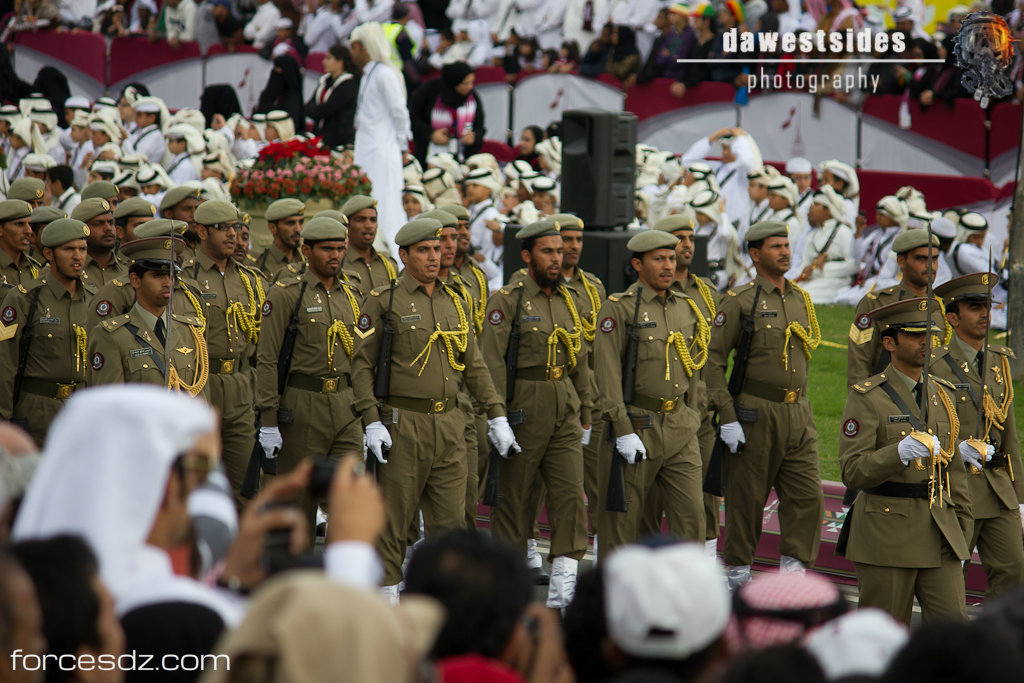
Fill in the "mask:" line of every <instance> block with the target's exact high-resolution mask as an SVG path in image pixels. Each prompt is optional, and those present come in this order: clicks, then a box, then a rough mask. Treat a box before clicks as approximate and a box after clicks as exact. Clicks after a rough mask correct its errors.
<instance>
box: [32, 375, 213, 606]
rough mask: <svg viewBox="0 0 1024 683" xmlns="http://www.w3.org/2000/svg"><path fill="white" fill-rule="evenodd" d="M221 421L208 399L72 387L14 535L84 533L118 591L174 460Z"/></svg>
mask: <svg viewBox="0 0 1024 683" xmlns="http://www.w3.org/2000/svg"><path fill="white" fill-rule="evenodd" d="M99 416H103V425H102V427H100V426H99V425H98V424H97V422H96V420H97V418H98V417H99ZM216 424H217V420H216V415H214V412H213V410H211V409H210V407H209V406H208V405H206V404H205V403H203V402H202V401H200V400H198V399H193V398H188V397H185V396H182V395H181V394H176V393H171V392H169V391H167V390H166V389H162V388H159V387H154V386H149V385H143V384H125V385H116V386H107V387H99V388H96V389H87V390H85V391H82V392H79V393H76V394H75V395H74V396H73V397H71V398H70V399H69V400H68V401H67V403H66V404H65V405H64V409H63V410H61V411H60V413H59V414H58V415H57V418H56V419H55V420H54V421H53V424H52V425H51V426H50V431H49V433H48V435H47V439H46V449H45V450H44V451H43V457H42V459H41V460H40V462H39V469H38V470H36V474H35V476H34V477H33V479H32V482H31V483H30V484H29V487H28V492H27V493H26V494H25V499H24V502H23V503H22V505H21V510H20V512H19V513H18V518H17V520H16V521H15V524H14V530H13V534H12V535H13V538H14V539H16V540H19V541H20V540H27V539H42V538H49V537H51V536H56V535H58V534H77V535H79V536H82V537H83V538H85V539H86V541H87V542H88V543H89V545H90V546H92V549H93V551H94V552H95V553H96V555H97V557H98V558H99V563H100V573H101V574H102V576H103V580H104V581H105V582H106V584H107V585H108V586H110V587H111V590H113V591H114V593H115V595H117V593H118V590H119V588H121V587H123V586H125V585H126V584H128V583H130V582H131V581H132V580H133V578H135V575H137V573H138V571H139V565H140V563H141V561H142V558H141V556H142V554H143V553H142V551H143V549H144V547H145V545H146V539H147V538H148V537H149V533H150V530H151V529H152V526H153V521H154V520H155V519H156V515H157V511H158V510H159V508H160V502H161V500H162V499H163V496H164V489H165V487H166V485H167V479H168V476H169V474H170V470H171V464H172V463H173V462H174V460H175V459H176V458H177V457H178V456H179V455H180V454H182V453H185V452H187V451H189V450H190V449H191V448H192V446H193V445H194V444H195V442H196V440H197V439H198V438H199V437H200V436H201V435H202V434H204V433H206V432H209V431H211V430H212V429H214V428H215V426H216Z"/></svg>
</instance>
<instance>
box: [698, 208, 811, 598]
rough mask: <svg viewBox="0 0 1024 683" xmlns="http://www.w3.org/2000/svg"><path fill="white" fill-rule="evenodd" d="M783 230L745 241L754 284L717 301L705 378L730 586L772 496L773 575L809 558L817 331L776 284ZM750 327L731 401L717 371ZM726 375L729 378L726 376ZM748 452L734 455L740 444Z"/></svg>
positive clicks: (780, 279) (784, 251)
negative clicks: (717, 442) (720, 477)
mask: <svg viewBox="0 0 1024 683" xmlns="http://www.w3.org/2000/svg"><path fill="white" fill-rule="evenodd" d="M787 231H788V230H787V227H786V224H785V223H780V222H777V221H763V222H761V223H758V224H757V225H754V226H752V227H751V228H750V230H749V231H748V232H747V252H748V253H749V254H750V257H751V259H752V260H753V263H754V267H755V269H756V270H757V276H756V277H755V278H754V280H753V282H750V283H748V284H746V285H744V286H742V287H740V288H738V289H730V290H728V292H727V293H726V295H725V296H723V297H722V299H721V301H720V302H719V307H718V313H716V314H715V319H714V323H713V332H712V336H711V356H710V359H709V361H708V369H707V372H706V375H705V376H706V377H707V383H708V398H709V400H710V401H711V403H712V404H714V405H715V406H716V407H717V408H718V415H719V418H720V423H721V425H722V426H721V432H720V433H721V438H722V441H723V442H725V444H726V446H727V447H728V448H729V450H730V451H731V453H727V454H726V456H725V462H724V480H725V487H724V493H725V500H726V501H727V503H726V515H725V545H724V559H725V563H726V565H728V567H729V587H730V589H732V590H735V589H736V588H738V587H739V586H740V585H742V584H743V583H746V581H748V580H749V579H750V563H751V561H752V560H753V559H754V549H755V548H756V547H757V543H758V540H759V539H760V537H761V522H762V519H763V517H764V505H765V503H766V502H767V501H768V493H769V492H770V491H771V489H772V487H774V488H775V491H776V493H777V494H778V496H779V525H780V527H781V532H782V539H781V541H780V543H779V553H780V554H781V565H780V568H781V571H783V572H797V573H801V572H803V571H804V569H805V567H807V566H809V565H810V564H811V563H812V562H813V561H814V558H815V557H817V554H818V544H819V543H820V541H821V521H822V515H823V514H824V499H823V495H822V491H821V477H820V476H819V475H818V432H817V430H816V429H815V428H814V414H813V412H812V410H811V403H810V401H808V400H807V396H806V393H807V373H808V369H809V366H810V358H811V351H813V350H814V349H816V348H818V343H819V342H820V341H821V330H820V328H819V327H818V319H817V318H816V317H815V314H814V305H813V304H812V303H811V298H810V296H808V295H807V292H805V291H804V290H802V289H800V288H799V287H797V286H796V285H794V284H793V283H792V282H791V281H789V280H787V279H786V277H785V274H786V271H787V270H788V269H789V265H790V263H789V259H790V251H789V238H788V237H787V236H786V235H787ZM745 325H746V326H749V329H750V334H749V351H748V353H747V356H746V358H740V357H738V356H737V357H736V358H735V364H736V365H737V366H740V365H742V366H745V372H746V375H745V381H744V382H743V385H742V387H741V388H740V390H739V392H738V393H737V394H736V395H735V396H734V395H733V394H732V393H730V391H729V385H730V383H729V382H728V381H727V380H726V377H725V369H726V365H727V363H728V360H729V355H730V354H731V353H732V351H733V350H735V349H737V348H738V347H739V346H740V341H741V336H742V332H743V328H744V326H745ZM733 372H734V373H735V372H736V368H735V367H734V369H733ZM744 442H746V443H749V444H752V445H751V446H750V447H749V448H748V449H747V450H744V451H741V450H740V444H742V443H744Z"/></svg>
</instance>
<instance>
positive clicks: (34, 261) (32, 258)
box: [26, 254, 46, 268]
mask: <svg viewBox="0 0 1024 683" xmlns="http://www.w3.org/2000/svg"><path fill="white" fill-rule="evenodd" d="M26 256H27V257H28V260H29V261H30V262H31V263H32V264H33V265H34V266H35V267H37V268H43V267H45V266H46V261H40V260H39V259H37V258H36V257H35V256H33V255H32V254H26Z"/></svg>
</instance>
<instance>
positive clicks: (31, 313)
mask: <svg viewBox="0 0 1024 683" xmlns="http://www.w3.org/2000/svg"><path fill="white" fill-rule="evenodd" d="M42 291H43V288H42V287H36V289H35V291H33V292H32V295H33V296H32V303H30V304H29V307H28V316H27V317H26V318H25V330H24V331H23V332H22V333H21V339H19V340H18V374H16V375H15V376H14V402H13V403H11V407H12V408H13V407H14V406H16V405H18V399H19V398H21V383H22V381H23V380H24V379H25V365H26V364H27V363H28V349H29V347H30V346H31V345H32V327H33V325H32V321H33V320H34V319H35V317H36V308H37V307H38V306H39V294H40V293H41V292H42Z"/></svg>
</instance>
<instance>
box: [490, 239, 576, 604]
mask: <svg viewBox="0 0 1024 683" xmlns="http://www.w3.org/2000/svg"><path fill="white" fill-rule="evenodd" d="M560 227H561V226H560V225H559V224H558V223H557V222H555V221H553V220H550V219H548V220H543V221H538V222H537V223H532V224H530V225H528V226H526V227H525V228H523V229H522V230H520V231H519V232H518V233H517V234H516V238H517V239H519V240H522V247H523V249H522V256H523V260H524V261H525V262H526V265H527V274H526V276H525V277H522V278H519V279H516V280H514V281H513V282H511V283H509V284H508V285H506V286H505V287H503V288H501V289H500V290H499V291H498V292H495V293H494V294H492V295H491V299H490V301H488V304H487V305H488V309H489V311H490V312H489V313H488V314H487V324H486V325H485V326H484V332H483V335H482V337H481V340H482V341H481V346H482V349H483V352H484V357H485V358H486V359H487V365H488V366H489V367H490V369H491V375H492V377H493V378H494V384H495V388H496V389H497V390H498V393H499V395H504V396H506V397H507V396H508V392H507V390H508V389H513V392H512V393H513V394H514V395H513V397H512V402H511V403H510V404H509V405H508V406H507V408H508V410H509V411H510V414H513V415H518V416H521V419H514V420H511V422H512V423H513V424H515V425H518V426H517V429H518V431H517V432H516V437H517V438H518V439H520V440H521V441H520V442H521V444H522V446H523V451H522V453H521V454H519V455H516V456H515V457H514V458H511V459H509V460H503V461H502V462H501V481H502V487H501V494H500V505H499V506H498V507H497V508H494V509H492V513H491V524H492V530H493V533H494V535H495V536H496V537H498V538H501V539H503V540H506V541H509V542H511V543H512V544H513V545H515V546H516V547H517V548H519V550H520V552H523V553H524V554H525V551H526V542H527V539H528V537H529V535H530V530H531V528H532V525H533V521H534V519H535V517H536V512H537V508H536V503H535V502H534V501H532V500H531V498H532V497H531V495H530V492H531V489H532V488H533V487H534V485H535V482H536V481H537V480H538V479H540V480H541V481H543V482H544V485H545V486H546V487H547V509H548V519H549V521H550V523H551V558H552V575H551V582H550V585H549V587H548V598H547V605H548V607H554V608H562V607H565V606H567V605H568V604H569V602H570V601H571V600H572V596H573V594H574V592H575V588H576V573H577V568H578V564H579V560H580V559H581V558H582V557H583V554H584V552H585V551H586V548H587V522H586V511H585V509H584V503H583V450H582V439H583V430H584V429H586V428H589V427H590V426H591V415H590V413H591V411H590V409H589V407H587V406H589V405H590V402H591V398H590V384H591V381H592V380H591V378H590V369H589V367H588V365H587V363H588V361H587V347H586V346H585V345H584V344H583V332H584V327H583V320H582V318H581V316H580V313H579V310H578V306H577V295H576V294H575V292H574V291H573V290H571V289H570V288H569V287H568V286H567V285H565V284H564V282H563V281H562V248H563V247H562V237H561V234H560ZM513 335H515V338H518V336H519V335H521V340H520V341H519V343H518V353H516V354H515V355H514V356H510V357H509V358H506V354H507V352H508V350H509V342H510V339H512V338H514V337H513ZM507 363H509V364H514V366H515V375H514V378H515V379H514V386H513V387H507V379H506V372H508V373H509V374H511V370H507V365H506V364H507Z"/></svg>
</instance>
